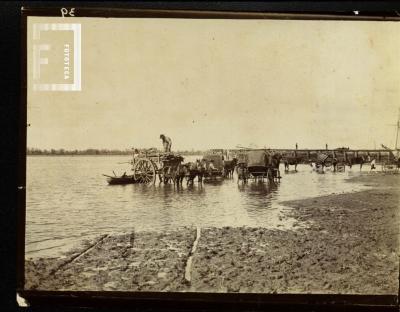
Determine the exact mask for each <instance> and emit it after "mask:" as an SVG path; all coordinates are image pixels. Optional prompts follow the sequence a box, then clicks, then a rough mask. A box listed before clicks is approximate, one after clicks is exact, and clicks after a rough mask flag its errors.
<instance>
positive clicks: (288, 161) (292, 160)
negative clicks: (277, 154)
mask: <svg viewBox="0 0 400 312" xmlns="http://www.w3.org/2000/svg"><path fill="white" fill-rule="evenodd" d="M302 161H303V157H302V156H297V155H294V156H284V157H283V163H284V165H285V171H289V166H290V165H294V171H297V165H298V164H300V163H301V162H302Z"/></svg>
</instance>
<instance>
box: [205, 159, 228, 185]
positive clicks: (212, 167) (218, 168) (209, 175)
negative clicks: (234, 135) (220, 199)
mask: <svg viewBox="0 0 400 312" xmlns="http://www.w3.org/2000/svg"><path fill="white" fill-rule="evenodd" d="M202 162H203V163H204V164H205V172H204V180H205V181H210V180H220V179H222V178H223V177H224V157H223V156H222V155H221V154H207V155H204V156H203V159H202Z"/></svg>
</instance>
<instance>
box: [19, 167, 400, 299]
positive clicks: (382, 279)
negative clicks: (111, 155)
mask: <svg viewBox="0 0 400 312" xmlns="http://www.w3.org/2000/svg"><path fill="white" fill-rule="evenodd" d="M349 183H363V184H365V185H368V186H370V187H371V189H369V190H365V191H361V192H357V193H350V194H331V195H328V196H323V197H317V198H311V199H305V200H297V201H290V202H285V203H283V204H284V205H285V206H288V207H292V208H293V209H288V211H287V212H286V213H287V216H288V217H293V218H296V219H297V220H299V221H302V222H304V223H305V224H306V225H307V226H306V227H302V228H297V229H296V230H291V231H282V230H268V229H263V228H247V227H240V228H232V227H225V228H202V229H196V228H187V227H186V228H180V229H177V230H174V231H168V232H163V233H158V232H135V233H127V234H121V235H104V236H101V237H98V238H96V239H95V240H93V241H87V242H84V243H82V245H81V246H79V247H78V248H76V249H74V250H71V251H70V252H68V254H67V255H66V257H65V258H62V259H61V258H59V259H44V258H39V259H35V260H27V261H26V267H25V281H26V282H25V284H26V288H27V289H41V290H120V291H207V292H261V293H341V294H397V293H398V277H399V203H400V192H399V186H400V175H384V174H380V173H379V174H378V173H377V174H365V175H361V176H359V177H356V178H353V179H351V180H349ZM199 234H200V235H199ZM193 246H195V248H193Z"/></svg>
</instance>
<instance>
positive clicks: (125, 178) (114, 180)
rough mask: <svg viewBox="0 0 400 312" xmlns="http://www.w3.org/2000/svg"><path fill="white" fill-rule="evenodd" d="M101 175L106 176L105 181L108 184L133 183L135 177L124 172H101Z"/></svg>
mask: <svg viewBox="0 0 400 312" xmlns="http://www.w3.org/2000/svg"><path fill="white" fill-rule="evenodd" d="M103 176H105V177H107V182H108V184H110V185H111V184H112V185H114V184H133V183H136V180H135V178H134V176H133V175H126V174H123V175H122V176H119V177H118V176H114V177H113V176H109V175H106V174H103Z"/></svg>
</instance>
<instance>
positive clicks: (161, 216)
mask: <svg viewBox="0 0 400 312" xmlns="http://www.w3.org/2000/svg"><path fill="white" fill-rule="evenodd" d="M124 160H125V159H124V157H122V158H118V157H88V156H83V157H28V171H27V209H26V211H27V214H26V222H27V226H26V233H27V234H26V252H27V255H28V256H46V255H54V254H57V253H59V252H60V250H61V249H63V248H65V247H66V246H68V244H70V243H73V242H76V241H77V239H85V238H90V236H93V235H99V234H104V233H105V232H110V233H113V232H123V231H131V230H164V229H168V228H176V227H179V226H192V225H195V226H203V227H204V226H217V227H222V226H263V227H270V228H276V227H280V228H290V226H291V220H290V219H288V218H286V217H285V216H284V214H283V211H284V208H283V207H282V206H281V204H280V202H282V201H286V200H292V199H299V198H306V197H313V196H319V195H326V194H330V193H333V192H336V193H340V192H349V191H356V190H359V189H361V188H362V187H361V186H358V185H356V184H353V183H346V182H345V181H346V178H348V177H350V176H352V175H357V174H359V171H358V170H356V171H348V172H345V173H333V172H330V171H327V172H326V174H324V175H321V174H317V173H316V172H313V171H312V170H311V168H310V167H309V166H301V165H299V166H298V167H297V170H298V172H294V171H289V172H287V173H285V172H284V171H283V170H282V180H281V182H280V183H277V184H269V183H268V182H267V181H264V182H260V181H259V182H253V181H249V182H248V183H247V184H242V183H239V184H238V183H237V177H236V176H234V179H226V180H223V181H209V182H211V183H205V184H199V183H198V182H197V181H195V183H194V184H193V185H186V183H185V182H184V183H183V185H182V186H180V187H177V186H174V185H173V184H166V185H165V184H156V185H150V186H148V185H142V184H130V185H115V186H109V185H107V183H106V181H105V179H104V177H103V176H101V173H107V172H112V170H115V171H116V173H117V174H119V173H120V172H124V171H127V168H124V167H123V166H121V168H120V169H119V170H118V168H116V163H118V162H122V161H124ZM49 185H51V188H49Z"/></svg>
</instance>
